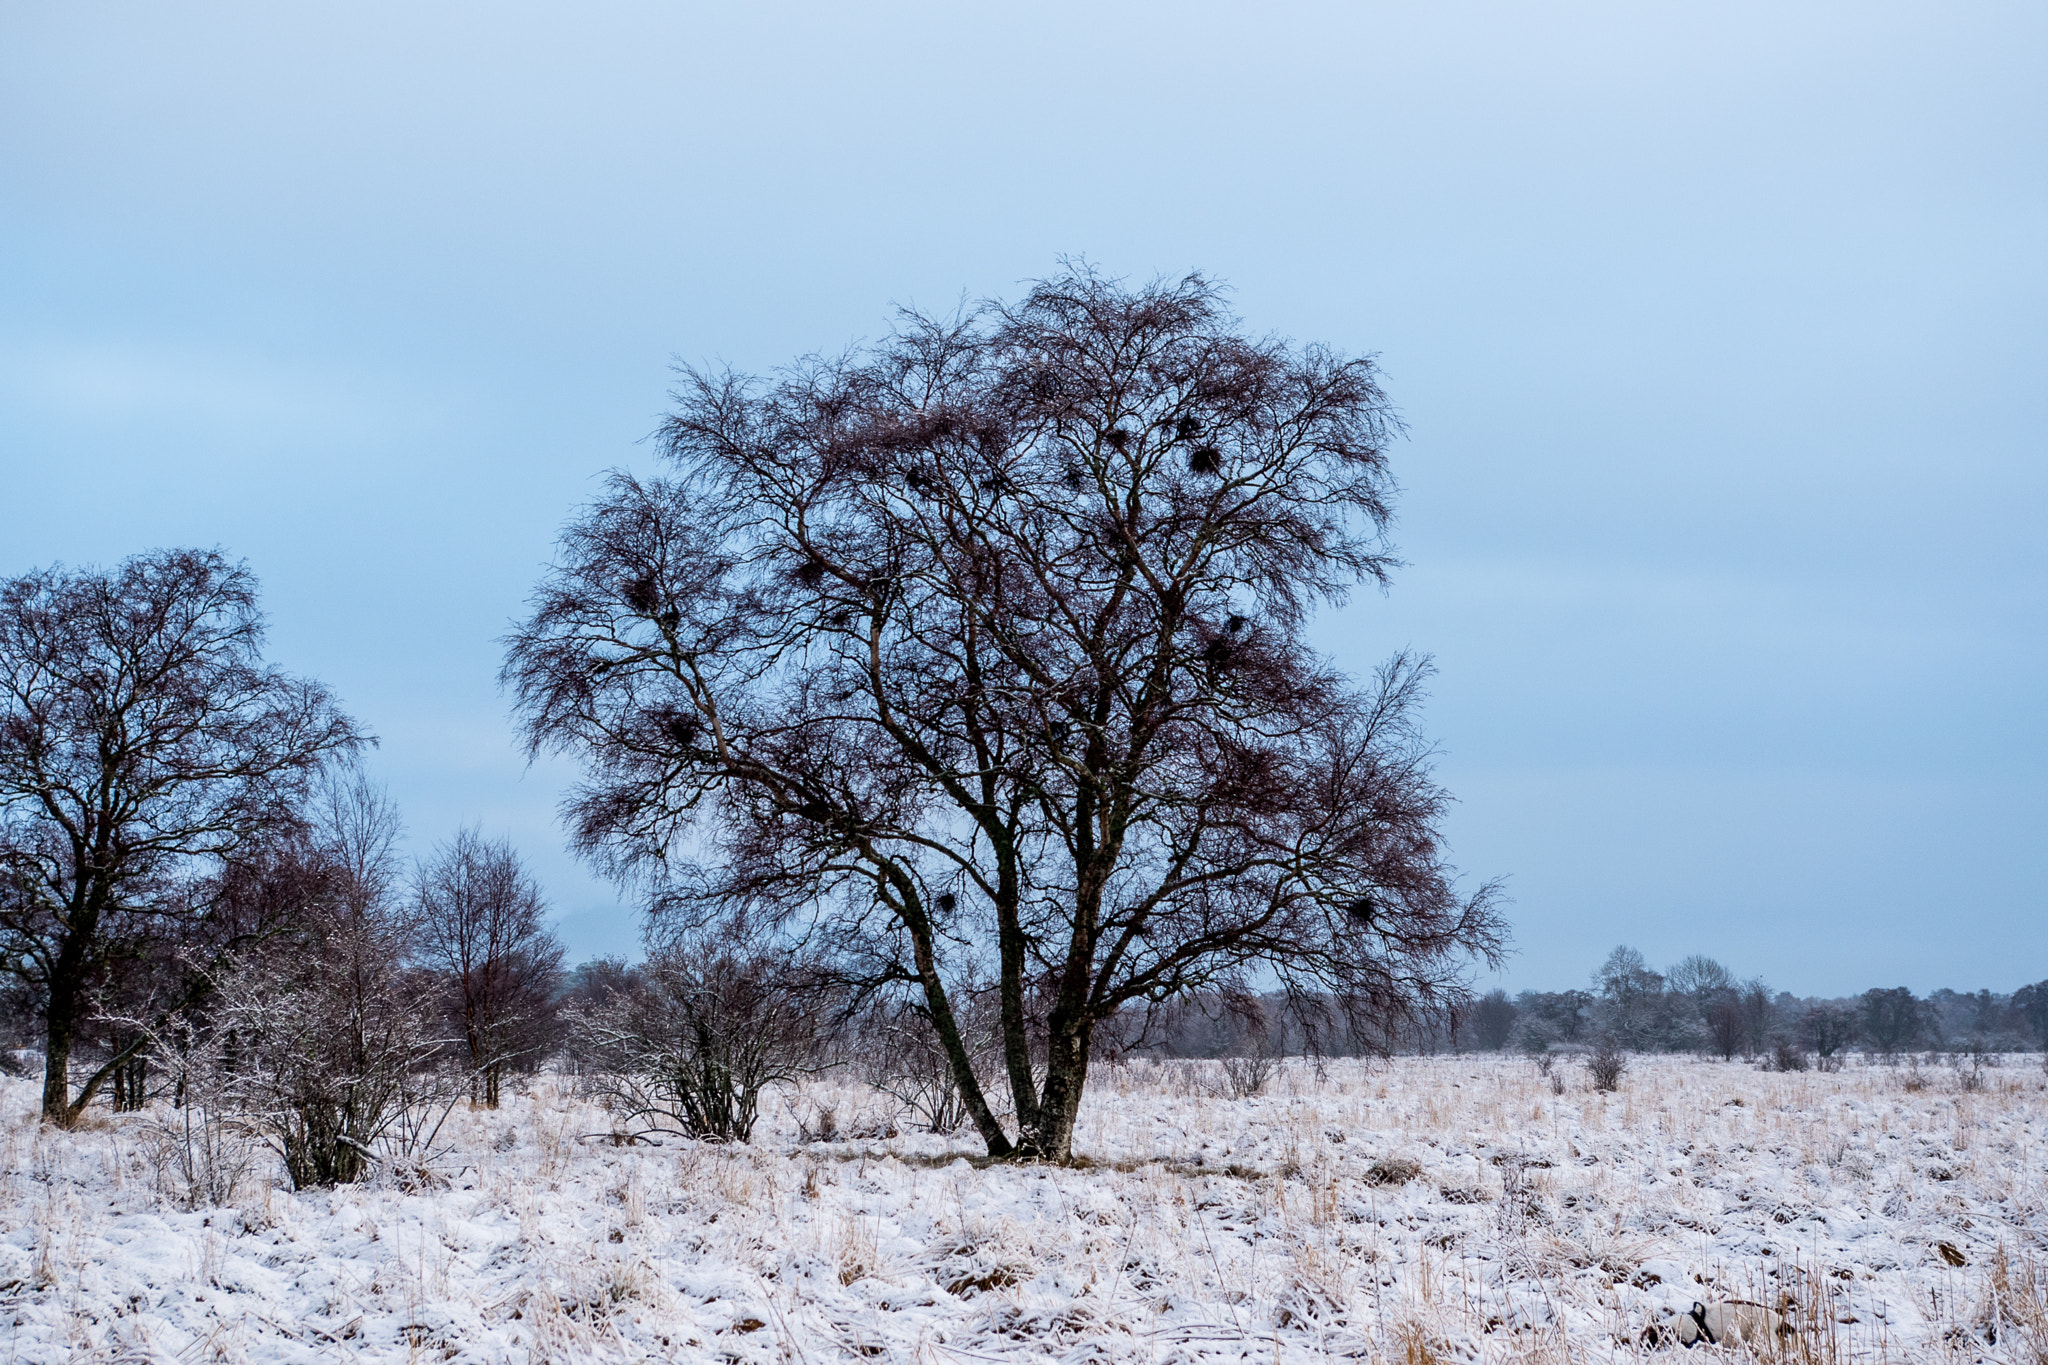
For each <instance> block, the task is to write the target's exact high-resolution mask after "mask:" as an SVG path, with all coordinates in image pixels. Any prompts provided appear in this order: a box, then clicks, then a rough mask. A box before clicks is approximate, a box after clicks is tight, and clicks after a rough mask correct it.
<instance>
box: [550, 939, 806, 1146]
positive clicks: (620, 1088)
mask: <svg viewBox="0 0 2048 1365" xmlns="http://www.w3.org/2000/svg"><path fill="white" fill-rule="evenodd" d="M831 1013H832V1008H831V1003H830V1002H829V1001H825V1000H821V999H819V997H818V995H817V994H816V977H815V975H814V974H813V973H812V971H811V970H810V969H809V968H808V967H807V966H806V965H804V964H802V963H800V962H795V961H792V960H791V959H790V958H789V957H788V956H787V954H786V953H784V952H778V951H775V950H772V949H770V948H768V947H766V946H764V945H761V944H757V943H746V942H742V941H735V940H733V939H730V938H704V937H677V938H674V939H670V940H668V941H665V942H660V943H658V945H657V946H656V947H655V949H654V951H652V952H651V953H650V954H649V955H648V959H647V962H646V964H645V965H644V966H643V967H642V968H641V969H640V970H639V971H637V972H635V973H633V974H631V975H630V976H629V977H627V978H626V979H625V980H623V981H621V982H619V983H617V984H615V985H613V986H612V987H611V988H610V989H608V990H607V991H606V993H605V997H604V999H602V1000H601V1001H600V1002H599V1003H597V1004H595V1005H592V1006H588V1007H585V1008H583V1009H581V1010H579V1011H577V1012H576V1013H575V1014H574V1015H572V1022H571V1027H572V1029H573V1030H574V1032H575V1033H576V1035H577V1043H578V1050H579V1052H581V1054H582V1055H583V1056H584V1057H585V1058H586V1059H587V1060H588V1062H589V1064H590V1065H591V1068H592V1080H591V1085H592V1087H593V1088H594V1089H595V1090H596V1092H597V1094H598V1096H599V1098H600V1099H601V1100H602V1101H603V1102H604V1103H605V1105H606V1106H607V1107H608V1108H609V1109H611V1111H612V1112H613V1114H614V1115H615V1116H616V1117H617V1118H618V1120H619V1121H620V1122H623V1123H625V1124H628V1125H634V1124H637V1125H640V1126H639V1128H637V1129H631V1130H629V1131H635V1132H639V1133H646V1132H661V1131H680V1132H682V1133H685V1134H687V1135H689V1136H691V1137H697V1138H706V1139H710V1140H712V1141H731V1142H745V1141H747V1140H748V1139H749V1138H750V1137H752V1136H753V1131H754V1122H755V1120H756V1118H758V1117H759V1114H760V1105H761V1094H762V1092H763V1091H764V1090H765V1089H767V1087H769V1086H771V1085H774V1084H776V1083H778V1082H781V1081H787V1080H794V1079H796V1078H798V1077H800V1076H807V1075H810V1074H813V1073H814V1072H816V1071H818V1070H820V1069H821V1068H822V1066H823V1065H824V1063H825V1061H826V1057H825V1047H826V1044H827V1041H828V1040H827V1036H826V1030H825V1028H824V1024H825V1021H826V1020H827V1019H828V1018H829V1017H830V1015H831Z"/></svg>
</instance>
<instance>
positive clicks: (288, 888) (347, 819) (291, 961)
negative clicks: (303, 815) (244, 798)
mask: <svg viewBox="0 0 2048 1365" xmlns="http://www.w3.org/2000/svg"><path fill="white" fill-rule="evenodd" d="M307 815H308V823H307V825H306V826H305V827H303V828H302V829H301V830H300V831H298V833H297V835H296V836H295V837H294V838H293V839H292V840H291V841H289V842H288V843H283V844H280V845H275V846H273V847H272V848H271V849H270V850H269V853H268V856H267V857H266V858H264V859H263V860H261V861H260V862H244V863H242V864H239V865H238V866H237V867H236V868H234V869H232V871H231V874H230V876H229V880H230V881H231V883H232V884H231V885H230V886H228V887H227V888H225V889H224V890H223V891H222V893H221V900H222V902H223V904H224V905H225V906H227V907H229V910H224V911H223V913H229V912H230V911H231V912H232V913H234V914H236V915H238V916H240V917H242V918H244V919H247V920H250V921H254V922H259V923H261V924H263V925H265V926H266V928H265V931H264V932H262V933H260V934H255V935H246V936H244V940H243V943H242V946H240V947H239V948H237V949H236V950H235V951H234V952H232V953H231V954H229V955H228V956H227V957H226V958H225V959H224V960H217V961H214V962H211V963H207V964H201V966H202V970H203V971H204V974H205V975H206V977H207V980H208V983H209V986H210V989H209V990H208V992H207V994H206V995H205V997H204V999H203V1001H201V1003H200V1004H199V1005H198V1007H197V1008H195V1009H192V1010H190V1011H188V1012H186V1013H184V1014H182V1015H180V1016H179V1017H178V1018H177V1019H175V1020H173V1021H171V1022H169V1023H168V1024H166V1025H164V1026H162V1027H160V1028H157V1029H154V1030H152V1033H153V1036H154V1038H155V1041H156V1043H157V1047H158V1051H159V1053H160V1054H161V1055H162V1056H163V1058H164V1059H165V1060H166V1061H167V1062H169V1063H170V1064H171V1065H172V1066H174V1067H175V1068H176V1069H177V1071H178V1073H179V1085H178V1092H177V1093H178V1098H179V1101H180V1103H181V1104H182V1105H184V1106H185V1107H187V1108H198V1109H200V1110H202V1111H204V1113H205V1114H206V1115H207V1116H208V1118H209V1121H211V1120H215V1119H219V1118H221V1117H223V1116H225V1117H226V1118H227V1119H228V1120H230V1121H232V1122H234V1123H237V1124H241V1125H246V1126H247V1127H249V1128H251V1129H253V1130H254V1131H255V1132H256V1133H258V1134H260V1135H261V1137H262V1138H263V1140H264V1141H266V1142H267V1143H268V1144H269V1145H270V1146H271V1147H272V1148H273V1149H274V1150H275V1151H276V1152H277V1154H278V1155H279V1156H280V1157H281V1158H282V1159H283V1162H284V1166H285V1170H286V1173H287V1174H288V1175H289V1176H290V1177H291V1180H292V1183H293V1185H294V1186H295V1187H297V1188H306V1187H309V1186H314V1185H328V1184H337V1183H347V1182H349V1181H353V1180H358V1179H361V1178H362V1177H363V1176H364V1175H365V1174H367V1173H368V1172H369V1171H370V1170H371V1169H372V1168H373V1167H374V1166H375V1165H376V1164H377V1163H378V1162H380V1161H384V1162H393V1161H397V1160H400V1159H404V1160H407V1161H412V1162H416V1161H417V1160H418V1159H419V1158H420V1157H421V1156H422V1154H423V1149H424V1148H425V1146H426V1145H427V1144H428V1143H430V1142H431V1139H432V1133H433V1131H434V1129H435V1128H436V1127H437V1118H438V1116H439V1115H442V1114H445V1112H446V1105H447V1103H448V1101H449V1099H450V1098H451V1097H452V1096H456V1095H459V1094H460V1093H461V1092H460V1090H459V1089H457V1088H455V1087H454V1086H452V1085H451V1084H450V1082H449V1078H448V1076H447V1074H446V1068H445V1067H443V1066H441V1065H440V1064H439V1062H440V1054H441V1053H442V1051H443V1048H442V1046H441V1039H440V1036H439V1032H438V1030H437V1029H436V1028H435V1024H436V1022H437V1021H436V1020H435V1019H434V1018H433V1016H432V1012H431V1010H429V1009H428V1008H426V1007H425V1006H424V1004H423V995H424V993H425V987H426V986H427V984H428V983H427V982H426V981H425V980H424V979H423V977H422V974H421V973H420V971H419V970H418V969H417V968H416V967H414V966H413V965H412V961H411V959H412V948H413V945H412V940H411V924H410V916H409V914H408V913H407V912H406V909H405V907H404V906H403V905H401V904H400V903H399V902H398V897H397V894H396V892H397V877H398V859H397V854H396V840H397V836H398V818H397V814H396V812H395V810H394V809H393V807H392V806H391V804H390V802H389V800H388V799H387V798H386V797H385V795H384V794H383V792H382V791H381V789H379V788H376V787H375V786H373V785H371V784H370V783H369V782H368V780H367V779H365V778H364V777H363V776H362V775H361V774H360V773H355V772H349V773H343V774H336V775H333V776H331V777H330V779H329V781H328V782H326V783H325V784H323V787H322V789H321V791H320V792H319V793H318V794H317V796H316V799H315V800H314V801H313V802H312V803H310V806H309V809H308V811H307ZM208 1127H210V1122H209V1123H208V1124H202V1125H201V1126H200V1131H201V1132H204V1131H206V1130H207V1128H208ZM189 1131H190V1127H189V1125H188V1132H189Z"/></svg>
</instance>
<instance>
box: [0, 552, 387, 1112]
mask: <svg viewBox="0 0 2048 1365" xmlns="http://www.w3.org/2000/svg"><path fill="white" fill-rule="evenodd" d="M262 644H263V617H262V614H261V613H260V612H259V611H258V610H257V606H256V580H255V578H254V577H253V576H252V575H251V574H250V573H249V571H248V569H247V568H246V567H244V566H242V565H238V564H233V563H230V562H229V561H228V560H227V559H226V558H225V557H223V556H222V555H221V554H220V553H219V552H218V551H210V550H157V551H152V552H150V553H148V554H143V555H137V556H135V557H134V558H132V559H129V560H126V561H125V562H123V563H122V564H121V565H120V566H119V567H118V568H116V569H114V570H111V571H101V570H95V569H82V570H78V571H75V572H71V571H66V570H64V569H62V568H51V569H45V570H39V571H37V572H33V573H29V574H25V575H23V576H22V577H19V578H15V579H11V580H8V581H6V582H5V583H0V875H4V879H5V883H6V887H7V892H6V894H5V895H4V897H0V935H4V946H0V956H4V961H5V964H6V965H7V966H8V967H9V968H10V969H12V970H13V971H15V972H16V973H18V974H21V975H23V976H25V977H27V978H28V979H29V980H30V981H32V982H33V983H34V985H35V986H36V988H37V989H38V990H39V991H40V993H41V995H42V999H43V1005H44V1010H43V1013H44V1019H45V1039H46V1044H45V1056H44V1082H43V1099H42V1111H43V1114H44V1116H45V1117H46V1118H48V1119H51V1120H54V1121H57V1122H63V1123H69V1122H72V1121H74V1120H75V1119H76V1118H77V1117H78V1115H79V1113H80V1112H81V1111H82V1110H83V1109H84V1108H85V1106H86V1105H87V1104H89V1103H90V1102H91V1101H92V1098H93V1096H94V1095H95V1094H96V1093H97V1092H98V1091H99V1089H100V1087H101V1086H102V1085H104V1084H106V1083H107V1081H108V1080H109V1079H111V1078H112V1077H114V1076H115V1075H116V1074H117V1073H118V1072H119V1071H120V1070H121V1069H122V1067H124V1066H125V1065H126V1064H127V1063H128V1062H129V1061H130V1060H131V1059H132V1058H133V1057H134V1056H135V1055H136V1054H137V1053H138V1052H139V1051H140V1050H141V1049H142V1048H143V1047H145V1046H146V1037H145V1035H144V1034H143V1033H142V1032H140V1031H138V1032H135V1033H133V1034H131V1035H129V1036H128V1037H127V1038H126V1039H125V1040H124V1041H123V1042H122V1043H121V1045H120V1046H119V1047H118V1048H116V1049H115V1050H114V1052H113V1054H112V1055H111V1056H110V1057H108V1058H107V1059H105V1061H104V1062H103V1063H102V1064H101V1065H100V1066H99V1067H98V1068H96V1069H95V1070H94V1071H93V1072H92V1074H91V1075H89V1076H87V1077H86V1079H85V1080H84V1082H83V1083H82V1084H81V1085H80V1086H79V1087H78V1089H77V1090H76V1091H75V1092H74V1091H73V1090H72V1088H71V1085H70V1066H71V1054H72V1049H73V1045H74V1043H75V1042H76V1041H77V1040H78V1038H79V1033H80V1028H81V1026H82V1025H83V1024H84V1022H85V1021H86V1019H87V1017H88V1015H89V1014H90V1012H91V1010H92V1007H93V1006H92V993H93V988H94V984H95V982H96V981H97V980H99V979H100V978H101V976H102V975H103V974H104V973H105V972H106V971H107V970H108V969H109V967H110V966H111V965H114V964H116V963H117V962H118V961H119V960H120V959H121V958H122V957H123V956H124V955H132V954H133V953H134V951H135V950H136V947H137V945H138V944H140V943H143V942H146V941H147V940H149V939H150V938H151V937H153V936H155V935H156V934H158V933H159V932H160V931H161V930H162V928H163V926H164V925H165V924H166V923H167V922H173V921H179V922H185V923H190V922H192V921H195V920H201V919H204V918H205V917H206V916H207V915H208V914H209V912H210V909H211V906H210V905H209V904H208V902H207V900H206V899H205V898H204V897H203V896H200V895H197V894H195V890H196V889H197V888H198V887H199V886H201V885H203V884H204V882H205V880H206V877H207V876H208V874H209V873H210V872H211V870H212V869H213V867H214V866H215V865H216V864H217V863H218V862H219V861H220V860H222V859H227V858H231V857H233V856H234V855H235V853H236V852H237V851H238V850H239V849H241V848H243V847H244V846H245V845H247V844H248V843H250V842H251V841H252V840H254V839H256V838H258V837H259V836H261V835H263V834H264V833H265V832H267V831H270V830H273V829H274V828H276V827H277V826H279V825H280V824H285V823H289V822H291V821H292V820H293V819H294V818H295V811H296V809H297V807H298V805H299V803H300V801H301V799H302V798H303V796H304V793H305V790H306V785H307V783H308V781H309V779H310V778H311V776H312V775H313V774H314V772H315V771H316V770H317V769H318V768H319V767H320V766H321V764H322V763H323V762H325V761H326V760H327V759H328V758H329V757H331V756H334V755H339V754H346V753H349V752H352V751H354V750H356V749H357V748H359V747H360V746H361V745H362V744H363V743H364V737H363V736H362V735H361V733H360V732H358V731H357V730H356V728H355V727H354V725H353V724H352V723H351V722H350V721H349V720H348V719H347V717H345V716H343V715H342V714H341V713H340V711H338V710H337V709H336V708H335V706H334V703H333V701H332V700H331V699H330V698H329V696H328V694H327V692H326V690H325V689H324V688H322V687H321V686H320V685H319V684H317V683H314V682H311V681H308V680H306V679H302V678H294V677H291V676H289V675H287V674H284V673H281V672H279V671H278V670H276V669H275V668H271V667H267V666H265V664H264V662H263V658H262Z"/></svg>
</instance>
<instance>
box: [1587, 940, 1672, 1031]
mask: <svg viewBox="0 0 2048 1365" xmlns="http://www.w3.org/2000/svg"><path fill="white" fill-rule="evenodd" d="M1593 984H1594V985H1596V986H1598V987H1599V988H1600V1003H1601V1013H1602V1014H1603V1015H1604V1016H1605V1022H1606V1031H1607V1032H1608V1033H1609V1034H1611V1035H1613V1040H1614V1041H1615V1042H1616V1043H1618V1044H1620V1045H1621V1046H1622V1047H1625V1048H1642V1047H1649V1046H1651V1045H1652V1044H1653V1043H1655V1042H1656V1041H1658V1039H1657V1037H1656V1035H1657V1033H1658V1031H1659V1030H1658V1023H1659V1019H1658V1015H1659V1006H1660V1005H1661V1004H1662V1003H1663V1000H1664V978H1663V976H1662V975H1660V974H1659V973H1657V972H1654V971H1652V970H1650V965H1649V963H1647V962H1646V961H1644V960H1643V955H1642V953H1641V952H1640V951H1638V950H1637V949H1634V948H1631V947H1629V946H1628V945H1627V944H1625V943H1624V944H1620V945H1617V946H1616V948H1615V949H1614V951H1613V952H1611V953H1609V954H1608V955H1607V960H1606V961H1605V962H1603V963H1601V964H1600V966H1599V968H1598V969H1596V970H1595V971H1594V973H1593Z"/></svg>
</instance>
